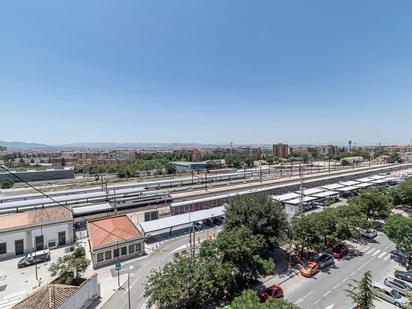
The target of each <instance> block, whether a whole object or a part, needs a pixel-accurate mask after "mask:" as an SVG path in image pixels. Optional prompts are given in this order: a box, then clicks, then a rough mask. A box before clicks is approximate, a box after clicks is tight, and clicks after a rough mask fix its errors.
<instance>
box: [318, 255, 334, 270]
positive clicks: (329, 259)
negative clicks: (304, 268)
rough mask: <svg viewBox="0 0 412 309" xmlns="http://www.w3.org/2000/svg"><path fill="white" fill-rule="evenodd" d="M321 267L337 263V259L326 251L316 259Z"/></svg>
mask: <svg viewBox="0 0 412 309" xmlns="http://www.w3.org/2000/svg"><path fill="white" fill-rule="evenodd" d="M316 262H317V263H318V265H319V267H320V268H325V267H328V266H331V265H334V264H335V259H334V257H333V256H332V254H329V253H324V254H322V255H321V256H320V257H318V258H317V259H316Z"/></svg>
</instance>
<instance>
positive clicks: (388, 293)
mask: <svg viewBox="0 0 412 309" xmlns="http://www.w3.org/2000/svg"><path fill="white" fill-rule="evenodd" d="M372 286H373V288H374V289H375V291H376V295H377V296H378V297H379V298H382V299H384V300H386V301H388V302H390V303H391V304H394V305H395V306H397V307H401V308H406V306H407V305H408V303H409V301H408V299H407V298H405V297H403V296H402V295H401V294H400V293H399V292H398V291H395V290H394V289H392V288H390V287H388V286H386V285H383V284H381V283H378V282H372Z"/></svg>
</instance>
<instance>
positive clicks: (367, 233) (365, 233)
mask: <svg viewBox="0 0 412 309" xmlns="http://www.w3.org/2000/svg"><path fill="white" fill-rule="evenodd" d="M362 236H363V237H365V238H369V239H374V238H375V237H376V236H378V232H377V231H376V230H375V229H367V230H365V231H363V232H362Z"/></svg>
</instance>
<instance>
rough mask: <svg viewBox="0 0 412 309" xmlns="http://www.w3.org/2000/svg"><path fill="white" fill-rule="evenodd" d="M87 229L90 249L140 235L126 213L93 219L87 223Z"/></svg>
mask: <svg viewBox="0 0 412 309" xmlns="http://www.w3.org/2000/svg"><path fill="white" fill-rule="evenodd" d="M87 230H88V232H89V239H90V245H91V247H92V249H93V248H94V247H97V246H102V245H107V244H110V243H114V242H116V241H124V240H129V239H132V238H135V237H140V236H142V234H141V233H140V231H139V230H138V229H137V228H136V227H135V225H134V224H133V222H132V221H131V220H130V219H129V217H128V216H126V215H123V216H118V217H111V218H105V219H100V220H93V221H91V222H88V223H87Z"/></svg>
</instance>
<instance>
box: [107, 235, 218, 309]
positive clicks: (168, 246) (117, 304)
mask: <svg viewBox="0 0 412 309" xmlns="http://www.w3.org/2000/svg"><path fill="white" fill-rule="evenodd" d="M218 230H219V228H212V229H209V230H203V231H199V232H196V240H198V238H200V239H201V240H203V239H206V238H208V236H209V235H212V234H217V232H218ZM188 237H189V236H188V235H185V236H182V237H180V238H176V239H171V240H168V241H166V242H164V243H163V244H162V245H161V246H160V247H157V248H156V249H154V251H153V252H152V253H151V254H150V252H149V250H148V253H149V254H150V256H149V257H148V258H146V259H143V260H139V261H136V262H134V263H128V264H127V267H130V266H133V270H132V271H131V272H130V273H131V274H132V278H131V279H130V300H131V302H130V303H131V307H130V308H134V309H140V308H146V307H145V298H144V297H143V293H144V284H145V282H146V280H147V277H148V276H149V275H150V273H151V271H152V270H153V269H160V268H162V267H163V266H164V265H165V264H166V263H167V262H169V261H172V260H173V251H175V250H176V249H179V248H181V247H182V246H185V245H187V244H188V242H189V238H188ZM196 242H197V241H196ZM128 292H129V290H128V285H127V281H125V282H123V285H122V288H121V289H120V290H119V291H117V292H116V293H115V294H114V295H113V296H112V297H111V298H110V299H109V300H108V301H107V302H106V303H105V304H104V305H103V306H102V308H105V309H112V308H115V309H128V308H129V302H128Z"/></svg>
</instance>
